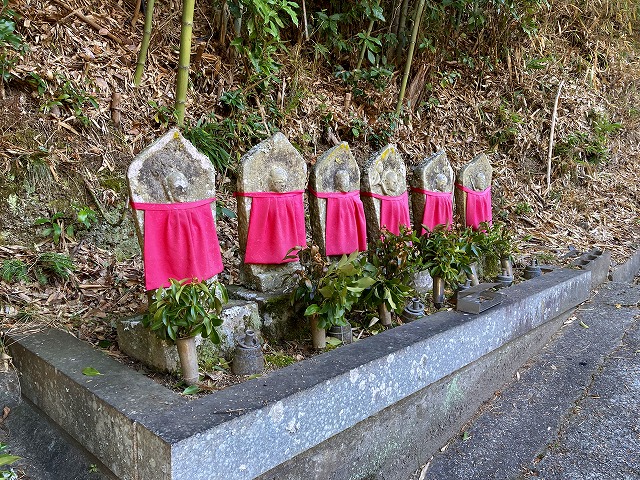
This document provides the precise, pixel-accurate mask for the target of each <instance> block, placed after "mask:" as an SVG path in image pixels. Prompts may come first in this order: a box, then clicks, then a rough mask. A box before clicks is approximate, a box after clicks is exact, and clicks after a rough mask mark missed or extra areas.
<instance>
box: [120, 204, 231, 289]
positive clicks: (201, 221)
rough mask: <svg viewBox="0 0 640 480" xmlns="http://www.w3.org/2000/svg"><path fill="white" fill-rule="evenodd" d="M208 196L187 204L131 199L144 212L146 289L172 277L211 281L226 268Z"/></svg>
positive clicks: (134, 206) (166, 285)
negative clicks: (143, 201) (223, 263)
mask: <svg viewBox="0 0 640 480" xmlns="http://www.w3.org/2000/svg"><path fill="white" fill-rule="evenodd" d="M214 201H215V198H207V199H204V200H199V201H196V202H184V203H140V202H131V206H132V207H133V208H134V209H135V210H143V211H144V277H145V288H146V289H147V290H154V289H156V288H160V287H168V286H169V285H170V283H169V279H170V278H174V279H176V280H184V279H193V278H197V279H198V280H208V279H210V278H211V277H213V276H214V275H217V274H218V273H220V272H221V271H222V269H223V268H224V267H223V265H222V256H221V255H220V244H219V243H218V235H217V233H216V225H215V222H214V220H213V213H212V212H211V202H214Z"/></svg>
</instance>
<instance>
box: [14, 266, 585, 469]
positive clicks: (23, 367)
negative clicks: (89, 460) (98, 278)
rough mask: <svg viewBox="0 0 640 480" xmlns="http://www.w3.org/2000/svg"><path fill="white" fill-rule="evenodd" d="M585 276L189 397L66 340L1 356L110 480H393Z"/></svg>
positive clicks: (538, 281) (492, 384) (486, 392)
mask: <svg viewBox="0 0 640 480" xmlns="http://www.w3.org/2000/svg"><path fill="white" fill-rule="evenodd" d="M591 275H592V272H591V271H589V270H584V271H582V270H565V269H557V270H554V271H552V272H550V273H547V274H545V275H543V276H541V277H537V278H534V279H532V280H529V281H526V282H523V283H521V284H518V285H514V286H512V287H509V288H508V289H504V290H503V293H505V294H506V295H507V298H506V300H505V301H504V302H503V303H502V304H501V305H498V306H496V307H494V308H492V309H490V310H487V311H485V312H482V313H481V314H479V315H471V314H462V313H458V312H453V311H450V312H441V313H438V314H435V315H431V316H429V317H427V318H425V319H424V320H420V321H417V322H413V323H410V324H407V325H403V326H400V327H396V328H394V329H391V330H388V331H386V332H383V333H381V334H378V335H376V336H373V337H370V338H367V339H365V340H363V341H359V342H357V343H354V344H352V345H348V346H344V347H341V348H338V349H336V350H333V351H331V352H328V353H325V354H323V355H320V356H317V357H314V358H312V359H309V360H306V361H304V362H300V363H298V364H295V365H291V366H289V367H287V368H283V369H281V370H279V371H277V372H273V373H271V374H269V375H266V376H264V377H261V378H257V379H253V380H250V381H247V382H245V383H243V384H240V385H236V386H233V387H230V388H227V389H225V390H223V391H220V392H216V393H214V394H211V395H208V396H206V397H202V398H200V399H195V400H188V399H186V398H184V397H182V396H180V395H177V394H175V393H173V392H171V391H168V390H166V389H164V388H163V387H161V386H159V385H158V384H156V383H154V382H153V381H152V380H150V379H148V378H147V377H144V376H143V375H141V374H138V373H137V372H133V371H131V370H129V369H128V368H127V367H125V366H124V365H121V364H119V363H117V362H116V361H114V360H112V359H110V358H108V357H107V356H106V355H105V354H103V353H102V352H99V351H95V350H93V349H92V348H91V347H90V346H88V345H86V344H84V343H82V342H79V341H78V340H76V339H75V338H74V337H72V336H70V335H68V334H65V333H64V332H60V331H47V332H43V333H39V334H35V335H31V336H28V337H26V338H23V339H20V340H17V341H16V342H15V343H14V344H13V345H12V347H11V354H12V356H13V357H14V362H15V364H16V366H17V368H18V370H19V371H20V373H21V375H22V390H23V395H24V396H25V397H27V398H28V399H29V400H30V401H31V402H33V403H34V404H35V405H36V406H37V407H38V408H40V409H41V410H42V411H44V412H46V414H47V415H48V416H49V417H50V418H51V419H52V420H54V421H55V422H56V423H57V424H58V425H60V426H61V427H62V428H63V429H64V430H65V431H67V432H68V433H69V434H70V435H71V436H72V437H73V438H75V439H76V440H77V441H78V442H80V443H81V444H82V445H84V447H85V448H86V449H87V450H88V451H89V452H91V453H92V454H93V455H95V456H96V457H97V458H98V459H99V460H100V461H101V462H102V463H103V464H104V465H105V466H107V467H108V468H109V469H110V470H111V471H112V472H113V474H114V475H115V476H117V477H118V478H121V479H127V480H129V479H136V480H147V479H148V480H160V479H167V480H169V479H171V480H182V479H190V480H198V479H202V480H204V479H207V480H209V479H212V478H225V479H229V480H232V479H251V478H258V477H261V478H273V479H275V478H322V479H347V478H363V479H364V478H387V479H391V478H394V479H395V478H397V479H403V478H407V477H408V476H409V475H410V473H411V472H412V471H413V470H415V468H416V466H418V465H420V462H423V461H424V460H425V459H424V456H425V455H430V453H429V452H428V451H425V450H424V449H418V448H417V444H421V445H422V444H423V443H424V440H425V432H427V433H428V432H431V431H436V432H440V435H442V432H445V431H446V432H451V431H453V430H452V429H454V428H457V426H458V425H459V424H460V422H462V421H466V419H468V417H466V415H467V414H468V412H471V413H472V412H473V411H474V410H475V406H474V405H476V404H477V402H479V401H482V400H485V399H487V398H489V397H490V396H491V395H492V393H493V391H494V390H495V389H497V388H498V387H499V386H500V385H502V383H504V379H505V375H511V374H512V372H513V371H515V369H517V368H518V367H519V366H520V365H521V364H522V363H523V362H524V361H525V360H526V359H527V358H528V357H529V356H530V355H531V354H532V353H533V351H534V350H535V349H536V348H538V347H539V346H540V344H541V343H542V344H543V343H544V342H545V341H546V339H547V338H548V337H549V336H550V335H551V334H552V333H553V332H554V331H555V329H556V328H557V326H558V325H559V323H558V322H561V321H562V319H563V318H565V317H566V316H567V315H568V312H570V311H571V310H572V309H573V308H575V307H576V306H577V305H579V304H580V303H582V302H583V301H585V300H586V299H587V298H588V296H589V293H590V288H591ZM88 366H91V367H94V368H96V369H97V370H98V371H100V372H101V373H102V374H103V375H100V376H97V377H86V376H84V375H82V373H81V371H82V369H83V368H85V367H88ZM397 419H400V420H402V421H400V422H399V423H398V420H397ZM362 432H367V437H366V438H364V439H363V438H362V437H361V434H362ZM368 438H369V439H370V438H374V439H375V442H372V443H371V444H370V445H368V444H367V439H368ZM356 444H357V446H358V448H357V449H355V450H354V449H349V448H345V447H346V446H349V445H356ZM440 445H441V444H439V445H438V446H434V448H438V447H439V446H440ZM338 452H342V453H344V454H346V455H347V456H346V457H342V456H341V457H339V458H338V457H337V453H338ZM350 452H351V453H350ZM398 452H403V456H402V458H401V459H398ZM349 455H351V457H349ZM427 459H428V457H427ZM381 466H385V470H384V471H385V472H386V473H384V474H383V473H382V472H381V473H379V474H378V473H377V472H379V471H380V468H381Z"/></svg>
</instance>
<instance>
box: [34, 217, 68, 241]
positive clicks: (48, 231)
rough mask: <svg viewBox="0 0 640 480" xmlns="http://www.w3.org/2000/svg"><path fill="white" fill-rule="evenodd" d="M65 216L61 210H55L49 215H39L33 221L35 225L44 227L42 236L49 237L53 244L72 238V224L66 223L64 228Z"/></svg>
mask: <svg viewBox="0 0 640 480" xmlns="http://www.w3.org/2000/svg"><path fill="white" fill-rule="evenodd" d="M64 220H65V216H64V213H62V212H56V213H54V214H53V215H51V216H50V217H40V218H38V219H36V221H35V222H34V224H35V225H38V226H42V227H44V228H43V229H42V232H41V233H42V236H43V237H45V238H51V240H52V241H53V243H54V244H56V245H58V244H59V243H60V241H64V240H66V239H72V238H73V225H67V227H66V228H65V222H64Z"/></svg>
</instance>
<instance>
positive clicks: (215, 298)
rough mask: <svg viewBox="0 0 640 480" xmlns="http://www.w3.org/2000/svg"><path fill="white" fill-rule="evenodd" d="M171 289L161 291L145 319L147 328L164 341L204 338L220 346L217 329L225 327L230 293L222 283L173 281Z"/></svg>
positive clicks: (150, 306)
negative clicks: (224, 313) (223, 324)
mask: <svg viewBox="0 0 640 480" xmlns="http://www.w3.org/2000/svg"><path fill="white" fill-rule="evenodd" d="M169 283H170V285H169V286H168V287H167V288H158V289H157V290H156V291H155V294H154V296H153V301H152V302H151V304H150V305H149V313H148V314H147V315H145V317H144V321H143V323H144V325H145V326H147V327H149V328H150V329H151V330H152V331H153V332H154V333H155V334H156V335H158V337H160V338H162V339H163V340H170V341H174V342H175V341H176V339H178V338H189V337H195V336H196V335H201V336H202V337H203V338H209V339H210V340H211V341H212V342H214V343H220V336H219V335H218V332H217V330H216V327H219V326H220V325H222V319H221V318H220V312H221V311H222V306H223V305H224V304H225V303H227V301H228V300H229V296H228V294H227V289H226V288H225V287H224V285H222V284H221V283H220V282H217V281H216V282H211V283H210V284H209V283H208V282H202V281H197V280H195V279H194V280H193V281H190V280H189V279H183V280H175V279H173V278H171V279H169Z"/></svg>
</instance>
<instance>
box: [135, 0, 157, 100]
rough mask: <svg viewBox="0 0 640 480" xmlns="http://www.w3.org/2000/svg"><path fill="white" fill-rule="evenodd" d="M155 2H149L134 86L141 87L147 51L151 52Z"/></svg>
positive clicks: (151, 0) (152, 0)
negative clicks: (150, 42)
mask: <svg viewBox="0 0 640 480" xmlns="http://www.w3.org/2000/svg"><path fill="white" fill-rule="evenodd" d="M154 2H155V0H147V8H146V9H145V12H144V31H143V32H142V43H141V44H140V52H139V53H138V64H137V65H136V73H135V75H134V76H133V84H134V85H135V86H136V87H139V86H140V81H141V80H142V72H143V71H144V64H145V62H146V61H147V51H148V50H149V39H150V38H151V23H152V21H153V4H154Z"/></svg>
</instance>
